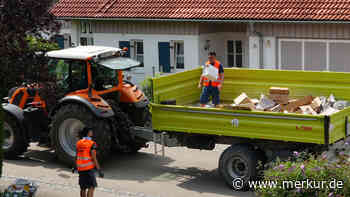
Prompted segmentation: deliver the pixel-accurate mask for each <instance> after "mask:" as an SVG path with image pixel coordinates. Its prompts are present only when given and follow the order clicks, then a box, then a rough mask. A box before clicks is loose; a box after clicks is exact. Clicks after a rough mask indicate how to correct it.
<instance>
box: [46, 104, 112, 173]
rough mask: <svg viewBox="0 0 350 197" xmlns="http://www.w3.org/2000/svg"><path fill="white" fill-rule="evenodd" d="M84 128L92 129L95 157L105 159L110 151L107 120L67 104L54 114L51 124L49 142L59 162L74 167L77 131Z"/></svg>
mask: <svg viewBox="0 0 350 197" xmlns="http://www.w3.org/2000/svg"><path fill="white" fill-rule="evenodd" d="M85 126H88V127H91V128H93V132H94V137H93V140H94V141H95V142H96V144H97V147H98V149H97V157H98V158H99V160H103V159H105V158H106V157H107V156H108V155H109V153H110V149H111V127H110V124H109V122H108V121H107V120H105V119H99V118H96V117H95V116H94V114H92V112H91V111H90V110H89V109H87V108H86V107H84V106H81V105H79V104H67V105H64V106H62V107H61V108H60V109H59V110H58V112H57V113H56V114H55V116H54V118H53V123H52V130H51V140H52V144H53V147H54V148H55V152H56V154H57V157H58V159H59V160H60V161H62V162H63V163H65V164H67V165H70V166H72V165H74V158H75V155H76V143H77V141H78V140H79V137H78V136H79V131H81V129H83V128H84V127H85Z"/></svg>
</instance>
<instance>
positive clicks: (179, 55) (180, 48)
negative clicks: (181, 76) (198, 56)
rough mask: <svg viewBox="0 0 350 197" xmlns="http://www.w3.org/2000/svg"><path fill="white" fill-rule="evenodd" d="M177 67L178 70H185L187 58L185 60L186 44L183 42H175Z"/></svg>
mask: <svg viewBox="0 0 350 197" xmlns="http://www.w3.org/2000/svg"><path fill="white" fill-rule="evenodd" d="M174 48H175V58H174V59H175V65H176V69H184V68H185V58H184V43H183V42H175V43H174Z"/></svg>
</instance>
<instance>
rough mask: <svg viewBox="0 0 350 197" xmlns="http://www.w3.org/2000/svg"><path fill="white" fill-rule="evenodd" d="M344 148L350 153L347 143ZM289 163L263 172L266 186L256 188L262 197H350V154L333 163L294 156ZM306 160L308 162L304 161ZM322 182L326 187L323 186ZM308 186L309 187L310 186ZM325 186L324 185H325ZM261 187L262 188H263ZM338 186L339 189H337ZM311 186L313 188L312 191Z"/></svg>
mask: <svg viewBox="0 0 350 197" xmlns="http://www.w3.org/2000/svg"><path fill="white" fill-rule="evenodd" d="M343 148H344V149H345V150H346V149H350V147H349V144H348V143H345V142H344V143H343ZM294 154H295V157H293V158H291V159H290V160H288V161H279V160H277V161H276V162H275V163H273V164H272V167H271V168H269V169H267V170H266V171H265V172H264V180H263V181H264V183H268V184H269V183H271V181H273V183H274V184H275V183H276V184H277V185H276V186H275V185H274V184H270V186H271V185H274V186H273V187H270V186H266V185H264V184H262V186H260V187H258V188H256V194H257V196H260V197H348V196H350V154H349V151H342V152H339V153H337V154H336V156H335V157H333V159H331V158H330V156H329V155H328V154H325V153H323V154H322V155H321V156H318V157H316V156H313V155H306V154H305V153H298V152H294ZM305 158H307V159H305ZM322 181H323V183H322ZM308 183H309V185H308ZM322 184H323V185H322ZM260 185H261V184H260ZM336 185H337V186H336ZM310 186H311V187H310Z"/></svg>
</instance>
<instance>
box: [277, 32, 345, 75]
mask: <svg viewBox="0 0 350 197" xmlns="http://www.w3.org/2000/svg"><path fill="white" fill-rule="evenodd" d="M282 42H301V44H302V50H301V61H302V63H301V64H302V65H301V66H302V70H305V42H322V43H325V44H326V71H330V66H331V65H330V51H329V45H330V44H332V43H350V40H325V39H289V38H283V39H278V69H279V70H281V69H282Z"/></svg>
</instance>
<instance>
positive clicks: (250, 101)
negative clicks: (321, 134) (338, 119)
mask: <svg viewBox="0 0 350 197" xmlns="http://www.w3.org/2000/svg"><path fill="white" fill-rule="evenodd" d="M289 93H290V92H289V88H283V87H271V88H270V90H269V95H268V96H265V95H263V94H262V95H261V96H260V99H256V98H249V96H248V95H247V94H246V93H244V92H243V93H241V95H239V96H238V97H237V98H235V99H234V100H233V104H229V105H221V107H222V108H228V109H233V110H250V111H270V112H283V113H298V114H309V115H330V114H333V113H336V112H338V111H339V110H342V109H345V108H346V107H348V106H349V102H348V101H344V100H339V101H337V100H336V99H335V97H334V95H333V94H331V95H330V96H329V97H325V96H318V97H313V96H312V95H308V96H304V97H303V98H298V99H292V98H290V96H289Z"/></svg>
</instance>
